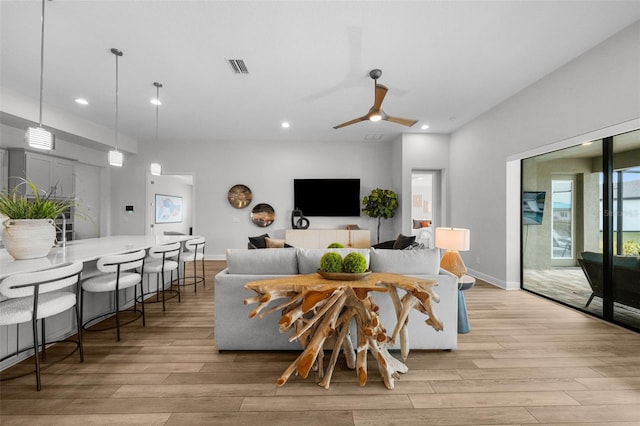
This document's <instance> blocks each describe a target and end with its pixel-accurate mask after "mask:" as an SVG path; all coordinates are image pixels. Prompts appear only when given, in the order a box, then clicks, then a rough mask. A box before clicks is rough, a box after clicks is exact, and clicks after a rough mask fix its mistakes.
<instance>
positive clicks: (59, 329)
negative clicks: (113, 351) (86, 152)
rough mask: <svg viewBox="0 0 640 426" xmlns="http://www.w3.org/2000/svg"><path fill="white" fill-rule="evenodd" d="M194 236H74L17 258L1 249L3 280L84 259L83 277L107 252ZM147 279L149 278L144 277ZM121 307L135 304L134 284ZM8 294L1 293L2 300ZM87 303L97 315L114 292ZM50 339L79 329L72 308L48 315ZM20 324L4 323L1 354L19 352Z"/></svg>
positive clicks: (23, 338)
mask: <svg viewBox="0 0 640 426" xmlns="http://www.w3.org/2000/svg"><path fill="white" fill-rule="evenodd" d="M191 238H194V236H192V235H163V236H153V235H117V236H111V237H101V238H88V239H85V240H74V241H69V242H67V243H66V246H65V247H54V248H53V249H52V250H51V252H50V253H49V255H48V256H46V257H42V258H39V259H25V260H15V259H14V258H13V257H11V256H10V255H9V253H7V251H6V250H5V249H0V280H1V279H3V278H5V277H7V276H9V275H13V274H17V273H23V272H34V271H38V270H42V269H48V268H52V267H55V266H57V265H62V264H64V263H67V262H83V264H84V268H83V271H82V277H83V278H86V277H88V276H91V275H93V274H95V273H97V269H96V266H95V265H96V261H97V260H98V259H99V258H100V257H102V256H106V255H111V254H119V253H125V252H128V251H135V250H141V249H145V250H146V249H148V248H150V247H153V246H156V245H160V244H169V243H173V242H178V241H179V242H182V241H186V240H189V239H191ZM144 282H145V283H146V282H147V279H146V278H145V279H144ZM120 297H121V301H120V303H121V307H123V308H126V307H127V306H128V305H131V304H133V288H130V289H127V290H123V291H122V292H121V296H120ZM4 299H5V298H4V297H2V296H0V303H2V302H1V301H2V300H4ZM84 302H85V303H84V306H83V311H84V317H85V318H93V317H95V316H96V315H100V314H102V313H106V312H108V311H109V310H110V308H111V306H112V303H113V296H112V294H110V293H104V294H103V293H93V294H90V295H89V296H88V297H85V301H84ZM46 331H47V341H53V340H60V339H64V338H66V337H68V336H71V335H73V334H75V333H76V329H75V320H74V319H73V313H72V311H71V310H70V311H67V312H63V313H61V314H59V315H56V316H54V317H51V318H49V319H47V328H46ZM17 332H18V331H17V328H16V326H1V327H0V358H4V357H5V356H6V355H8V354H10V353H12V352H15V345H16V333H17ZM19 333H20V338H19V341H20V347H25V346H28V345H30V344H31V340H32V337H31V330H30V325H29V323H24V324H21V325H20V328H19ZM29 355H30V354H29V353H28V352H26V353H23V354H22V355H21V356H16V357H12V358H9V359H7V360H5V361H4V362H2V363H1V364H0V370H3V369H5V368H7V367H9V366H11V365H13V364H15V363H17V362H19V361H21V360H22V359H24V358H26V357H28V356H29Z"/></svg>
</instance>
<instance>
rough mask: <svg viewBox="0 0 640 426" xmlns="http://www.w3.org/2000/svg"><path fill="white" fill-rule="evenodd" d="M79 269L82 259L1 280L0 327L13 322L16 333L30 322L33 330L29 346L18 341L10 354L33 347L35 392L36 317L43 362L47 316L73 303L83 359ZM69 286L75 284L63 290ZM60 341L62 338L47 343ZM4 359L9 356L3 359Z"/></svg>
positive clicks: (79, 346)
mask: <svg viewBox="0 0 640 426" xmlns="http://www.w3.org/2000/svg"><path fill="white" fill-rule="evenodd" d="M81 272H82V262H76V263H67V264H64V265H62V266H59V267H56V268H51V269H46V270H42V271H37V272H28V273H21V274H15V275H11V276H9V277H7V278H5V279H4V280H2V282H1V283H0V294H2V295H4V296H5V297H7V300H5V301H3V302H1V303H0V326H1V325H13V324H16V326H17V327H18V331H17V334H18V336H19V334H20V330H19V326H20V324H22V323H25V322H29V321H31V327H32V331H33V344H32V346H30V347H27V348H23V349H20V348H19V342H16V352H15V354H12V355H10V356H14V355H17V354H19V353H21V352H24V351H27V350H31V349H33V351H34V355H33V358H34V361H35V364H36V389H37V390H38V391H39V390H40V389H41V388H42V385H41V381H40V357H39V356H38V346H40V344H39V343H38V340H39V339H38V325H37V323H38V320H40V325H41V328H42V342H41V346H42V360H43V361H46V359H47V354H46V348H45V346H46V343H47V342H46V336H47V335H46V329H45V322H46V321H45V320H46V318H48V317H51V316H53V315H57V314H59V313H61V312H64V311H66V310H68V309H70V308H72V307H74V306H75V311H76V312H75V316H76V326H77V328H78V337H77V341H76V342H75V343H77V347H76V349H79V350H80V362H84V352H83V348H82V333H81V331H80V330H81V326H80V324H81V319H80V305H79V303H78V292H79V287H80V284H79V283H80V274H81ZM71 286H75V288H74V289H73V291H69V289H66V287H71ZM59 342H62V341H58V342H49V343H59ZM76 349H74V350H73V352H75V350H76ZM73 352H71V353H73ZM6 358H8V356H7V357H5V358H3V360H4V359H6ZM65 358H66V357H65Z"/></svg>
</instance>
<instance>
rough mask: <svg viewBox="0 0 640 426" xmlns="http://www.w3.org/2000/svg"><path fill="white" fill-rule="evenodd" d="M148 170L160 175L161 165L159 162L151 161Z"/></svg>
mask: <svg viewBox="0 0 640 426" xmlns="http://www.w3.org/2000/svg"><path fill="white" fill-rule="evenodd" d="M149 170H150V171H151V174H152V175H154V176H160V175H161V174H162V165H160V163H151V165H150V166H149Z"/></svg>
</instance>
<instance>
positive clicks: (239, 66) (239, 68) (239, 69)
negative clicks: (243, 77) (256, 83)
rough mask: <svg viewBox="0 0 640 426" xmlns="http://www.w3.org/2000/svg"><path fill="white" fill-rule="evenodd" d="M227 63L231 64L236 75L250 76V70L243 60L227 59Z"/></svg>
mask: <svg viewBox="0 0 640 426" xmlns="http://www.w3.org/2000/svg"><path fill="white" fill-rule="evenodd" d="M227 61H228V62H229V65H231V69H232V70H233V72H234V73H236V74H249V70H248V69H247V66H246V65H245V64H244V61H243V60H242V59H227Z"/></svg>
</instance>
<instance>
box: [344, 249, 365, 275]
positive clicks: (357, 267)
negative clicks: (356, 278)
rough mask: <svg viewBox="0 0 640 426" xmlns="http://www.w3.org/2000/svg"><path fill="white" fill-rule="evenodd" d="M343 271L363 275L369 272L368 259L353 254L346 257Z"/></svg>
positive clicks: (355, 253)
mask: <svg viewBox="0 0 640 426" xmlns="http://www.w3.org/2000/svg"><path fill="white" fill-rule="evenodd" d="M342 270H343V271H344V272H348V273H351V274H361V273H363V272H364V271H366V270H367V259H365V258H364V256H363V255H362V254H361V253H357V252H351V253H349V254H347V255H346V256H345V257H344V260H343V261H342Z"/></svg>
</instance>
